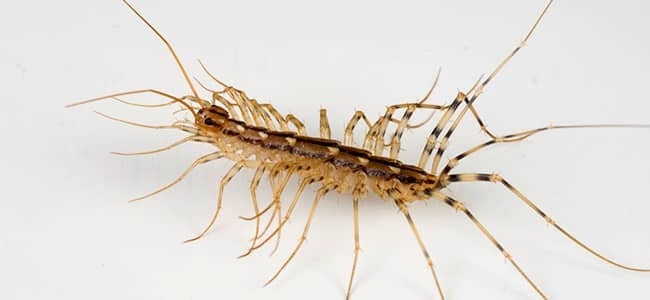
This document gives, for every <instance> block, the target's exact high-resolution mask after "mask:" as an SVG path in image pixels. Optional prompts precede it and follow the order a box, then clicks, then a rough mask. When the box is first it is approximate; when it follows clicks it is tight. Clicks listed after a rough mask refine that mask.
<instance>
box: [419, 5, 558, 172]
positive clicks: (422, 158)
mask: <svg viewBox="0 0 650 300" xmlns="http://www.w3.org/2000/svg"><path fill="white" fill-rule="evenodd" d="M551 3H553V0H549V2H548V4H546V6H545V7H544V10H543V11H542V12H541V14H540V15H539V16H538V17H537V19H536V20H535V23H534V24H533V26H532V27H531V29H530V30H529V31H528V33H527V34H526V36H525V37H524V39H523V40H522V41H521V43H520V44H519V45H517V47H515V49H514V50H513V51H512V52H511V53H510V54H509V55H508V56H506V58H504V59H503V60H502V61H501V63H499V65H497V67H496V68H495V69H494V70H493V71H492V73H490V75H489V76H488V77H487V78H486V79H485V80H484V81H483V82H482V83H481V84H480V85H479V86H478V87H477V88H476V90H475V92H474V93H473V94H472V96H471V97H470V98H469V100H467V99H463V101H465V102H466V103H467V105H468V107H471V105H473V104H474V102H475V101H476V99H477V98H478V96H480V95H481V94H482V93H483V89H484V88H485V86H487V85H488V83H489V82H490V81H492V79H494V77H496V75H497V74H498V73H499V71H501V69H502V68H503V67H504V66H505V65H506V64H507V63H508V62H509V61H510V60H511V59H512V58H513V57H514V56H515V54H516V53H517V52H518V51H519V50H520V49H521V47H523V46H524V45H525V44H526V42H527V41H528V39H529V38H530V36H531V35H532V34H533V32H534V31H535V28H537V25H538V24H539V22H540V21H541V20H542V17H543V16H544V15H545V14H546V11H547V10H548V8H549V7H550V6H551ZM459 95H460V93H459ZM463 98H465V95H463ZM456 99H458V97H456ZM459 104H460V103H457V101H456V100H455V101H454V102H453V103H452V107H454V106H456V107H457V106H458V105H459ZM452 110H455V108H453V109H452ZM465 111H466V110H464V112H462V113H461V114H460V115H459V116H458V119H462V117H463V115H464V114H465ZM452 113H453V112H452ZM472 113H474V115H475V117H476V119H477V120H478V122H479V126H481V128H485V130H484V131H485V132H486V133H488V132H489V131H487V128H486V127H485V124H484V123H483V121H482V120H481V119H480V118H479V117H478V114H476V113H475V110H472ZM446 115H447V114H446V113H445V116H443V119H444V118H445V117H446ZM450 117H451V114H449V116H448V117H447V118H446V120H445V122H444V123H442V120H441V123H438V124H439V125H441V124H443V125H444V124H446V123H447V122H448V121H449V118H450ZM442 127H443V126H436V129H434V131H433V132H432V133H431V136H430V137H429V139H428V140H427V144H426V145H425V147H424V150H423V151H422V155H421V156H420V161H419V163H418V166H419V167H420V168H424V166H425V165H426V163H427V161H428V160H429V157H430V155H431V152H432V151H433V148H434V147H435V143H436V139H437V136H438V135H439V134H440V132H441V131H442V129H443V128H442ZM436 133H437V134H436ZM488 135H492V134H491V133H489V134H488ZM433 167H434V166H432V170H433V171H435V169H434V168H433ZM435 167H437V164H436V165H435Z"/></svg>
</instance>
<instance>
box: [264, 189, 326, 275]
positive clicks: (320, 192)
mask: <svg viewBox="0 0 650 300" xmlns="http://www.w3.org/2000/svg"><path fill="white" fill-rule="evenodd" d="M333 189H336V185H335V184H325V185H323V186H322V187H321V188H319V189H318V192H316V197H315V199H314V203H313V204H312V207H311V210H310V211H309V216H308V217H307V222H306V224H305V228H304V229H303V231H302V235H301V236H300V240H299V241H298V244H297V245H296V247H295V248H294V249H293V252H291V255H289V257H288V258H287V260H286V261H285V262H284V263H283V264H282V266H281V267H280V269H278V271H277V272H276V273H275V274H274V275H273V277H271V279H269V280H268V281H267V282H266V283H265V284H264V286H267V285H269V284H270V283H271V282H272V281H273V280H275V278H277V277H278V275H280V273H281V272H282V270H284V268H285V267H286V266H287V265H288V264H289V262H291V259H293V257H294V256H295V255H296V253H298V250H300V247H302V244H303V243H304V242H305V240H306V239H307V233H308V232H309V227H310V226H311V222H312V220H313V218H314V213H315V212H316V208H317V207H318V203H319V202H320V199H321V198H322V197H323V196H324V195H325V194H327V193H328V192H329V191H330V190H333Z"/></svg>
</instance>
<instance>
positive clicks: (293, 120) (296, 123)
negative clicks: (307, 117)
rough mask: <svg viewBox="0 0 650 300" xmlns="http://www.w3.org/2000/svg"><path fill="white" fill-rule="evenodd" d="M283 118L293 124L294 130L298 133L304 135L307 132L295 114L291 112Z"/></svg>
mask: <svg viewBox="0 0 650 300" xmlns="http://www.w3.org/2000/svg"><path fill="white" fill-rule="evenodd" d="M285 119H286V120H287V122H289V123H291V124H293V126H294V127H295V128H296V131H298V134H299V135H306V134H307V129H306V128H305V124H303V123H302V122H301V121H300V120H299V119H298V118H296V116H294V115H293V114H288V115H287V116H286V117H285Z"/></svg>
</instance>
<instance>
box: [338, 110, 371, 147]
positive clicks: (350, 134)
mask: <svg viewBox="0 0 650 300" xmlns="http://www.w3.org/2000/svg"><path fill="white" fill-rule="evenodd" d="M359 120H363V121H364V122H365V123H366V125H368V130H370V128H371V127H372V125H371V124H370V121H368V118H367V117H366V114H365V113H364V112H363V111H361V110H357V111H355V112H354V115H352V118H350V121H348V124H347V125H346V126H345V134H344V135H343V145H349V146H354V127H356V126H357V123H359Z"/></svg>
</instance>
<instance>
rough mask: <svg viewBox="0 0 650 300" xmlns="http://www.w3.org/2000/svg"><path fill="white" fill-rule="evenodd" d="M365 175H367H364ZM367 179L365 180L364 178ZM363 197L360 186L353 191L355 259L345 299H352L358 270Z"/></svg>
mask: <svg viewBox="0 0 650 300" xmlns="http://www.w3.org/2000/svg"><path fill="white" fill-rule="evenodd" d="M364 176H365V175H364ZM364 181H365V180H364ZM360 198H361V193H360V192H359V189H358V188H355V191H354V192H353V193H352V209H353V211H352V213H353V216H354V259H353V261H352V271H350V280H349V281H348V290H347V292H346V293H345V299H346V300H349V299H350V294H351V291H352V282H353V281H354V274H355V272H356V270H357V261H358V259H359V250H361V247H360V246H359V199H360Z"/></svg>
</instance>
